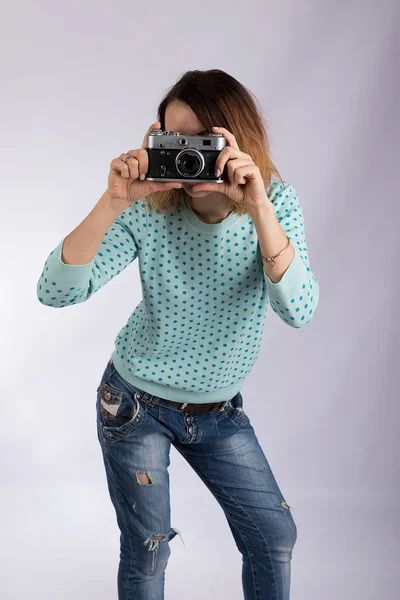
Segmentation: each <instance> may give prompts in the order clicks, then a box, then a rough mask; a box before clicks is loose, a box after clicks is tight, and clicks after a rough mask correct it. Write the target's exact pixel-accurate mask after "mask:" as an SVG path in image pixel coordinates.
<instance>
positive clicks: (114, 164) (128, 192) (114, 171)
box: [106, 123, 182, 207]
mask: <svg viewBox="0 0 400 600" xmlns="http://www.w3.org/2000/svg"><path fill="white" fill-rule="evenodd" d="M159 127H161V124H160V123H153V124H152V125H151V126H150V127H149V129H148V130H147V132H146V134H145V136H144V138H143V143H142V147H141V148H139V149H138V150H129V152H127V153H124V154H121V155H120V156H119V158H114V160H112V161H111V165H110V173H109V175H108V188H107V191H106V193H107V195H108V196H109V197H110V198H111V199H112V200H113V201H115V202H117V203H119V204H121V205H122V206H124V205H125V204H126V207H128V206H129V205H130V204H132V202H135V201H136V200H140V198H143V197H144V196H147V195H148V194H151V193H152V192H158V191H165V190H172V189H174V188H175V189H178V188H181V187H182V184H180V183H178V182H177V181H175V182H164V181H160V182H158V181H147V180H146V179H145V176H146V173H147V170H148V167H149V158H148V154H147V150H146V146H147V135H148V134H149V132H150V131H151V130H152V129H158V128H159ZM128 154H130V155H131V156H132V158H128V160H127V161H126V162H125V159H126V157H127V156H128ZM140 177H141V179H140Z"/></svg>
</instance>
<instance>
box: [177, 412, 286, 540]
mask: <svg viewBox="0 0 400 600" xmlns="http://www.w3.org/2000/svg"><path fill="white" fill-rule="evenodd" d="M229 414H230V416H228V417H227V419H228V420H229V421H232V420H233V421H234V423H235V426H236V432H235V433H234V434H233V435H229V436H224V435H223V428H224V422H225V421H224V420H222V419H221V420H220V421H219V427H220V430H221V436H220V437H216V438H215V439H213V440H212V441H207V442H205V443H201V442H200V443H198V444H189V445H184V444H179V443H175V442H173V444H174V446H175V447H176V448H177V450H178V451H179V452H180V453H181V454H182V456H183V457H184V458H185V459H186V460H187V462H188V463H189V464H190V465H191V467H192V468H193V469H194V470H195V471H196V473H197V474H198V475H199V477H200V478H201V479H202V480H203V482H204V483H205V484H206V486H207V487H208V488H209V490H210V491H211V492H212V494H213V495H214V497H215V498H216V500H217V501H218V502H219V504H220V505H221V507H222V508H223V511H224V513H225V515H226V517H227V519H228V522H229V524H230V526H231V529H232V531H234V533H235V532H236V533H238V532H240V536H239V535H237V536H235V537H236V541H237V542H238V545H239V537H240V539H241V540H248V542H244V543H243V541H242V543H241V544H240V549H241V550H243V549H245V546H246V545H247V548H248V547H249V544H250V545H251V543H252V542H251V540H253V541H254V540H257V539H258V540H259V539H264V540H265V541H266V542H267V544H268V546H269V547H270V548H273V547H279V546H281V547H285V548H288V547H289V546H293V544H294V541H295V539H296V526H295V523H294V520H293V516H292V514H291V508H290V506H289V504H288V503H287V502H286V499H285V496H284V494H283V493H282V491H281V489H280V487H279V485H278V483H277V481H276V478H275V476H274V474H273V472H272V469H271V467H270V465H269V463H268V460H267V458H266V456H265V454H264V452H263V450H262V448H261V446H260V444H259V441H258V439H257V436H256V434H255V431H254V428H253V426H252V424H251V423H250V419H249V417H248V416H247V415H246V413H245V412H244V411H243V409H242V408H241V407H239V409H238V408H233V409H232V408H231V409H230V412H229V413H228V415H229Z"/></svg>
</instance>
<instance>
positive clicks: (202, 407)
mask: <svg viewBox="0 0 400 600" xmlns="http://www.w3.org/2000/svg"><path fill="white" fill-rule="evenodd" d="M163 401H164V402H169V403H170V404H174V405H175V406H180V407H181V409H182V411H183V412H184V413H185V414H187V415H200V414H202V413H208V412H212V411H213V410H215V409H218V411H219V412H222V411H223V410H224V408H225V406H226V405H227V404H228V401H227V400H225V401H224V402H206V403H203V404H193V403H190V404H189V403H187V402H184V403H183V404H182V403H181V402H175V401H174V400H167V399H166V398H163Z"/></svg>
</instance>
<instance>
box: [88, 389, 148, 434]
mask: <svg viewBox="0 0 400 600" xmlns="http://www.w3.org/2000/svg"><path fill="white" fill-rule="evenodd" d="M110 380H111V378H107V379H106V380H105V381H103V383H102V384H101V385H100V386H99V387H98V388H97V396H98V398H97V400H98V411H97V414H98V419H99V421H100V425H101V430H102V433H103V439H104V441H105V442H108V443H111V442H116V441H118V440H121V439H123V438H124V437H126V436H127V435H129V434H130V433H132V432H133V431H136V430H137V429H139V428H140V427H141V426H142V425H143V421H144V419H145V415H146V411H145V409H144V406H143V405H142V403H141V402H140V398H139V396H140V395H139V394H136V393H134V392H131V391H129V390H127V389H121V388H120V387H117V386H116V384H115V382H114V381H113V384H112V385H111V383H110Z"/></svg>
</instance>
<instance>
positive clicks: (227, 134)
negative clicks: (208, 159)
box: [213, 127, 239, 148]
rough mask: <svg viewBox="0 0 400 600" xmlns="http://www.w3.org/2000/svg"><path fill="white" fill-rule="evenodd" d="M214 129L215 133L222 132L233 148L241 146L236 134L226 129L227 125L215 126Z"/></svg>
mask: <svg viewBox="0 0 400 600" xmlns="http://www.w3.org/2000/svg"><path fill="white" fill-rule="evenodd" d="M213 131H215V133H222V135H223V136H224V138H225V139H226V141H227V142H228V144H229V146H232V148H239V146H238V143H237V141H236V138H235V136H234V135H233V133H231V132H230V131H228V130H227V129H225V127H213Z"/></svg>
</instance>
